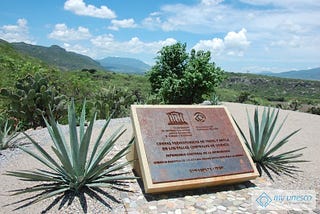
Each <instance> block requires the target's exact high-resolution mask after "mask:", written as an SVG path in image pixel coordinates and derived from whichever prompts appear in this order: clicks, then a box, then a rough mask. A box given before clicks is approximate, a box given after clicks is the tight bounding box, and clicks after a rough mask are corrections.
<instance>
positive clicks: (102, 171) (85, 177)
mask: <svg viewBox="0 0 320 214" xmlns="http://www.w3.org/2000/svg"><path fill="white" fill-rule="evenodd" d="M95 118H96V114H95V115H94V116H93V117H92V118H91V120H90V123H89V125H88V126H87V127H85V103H84V104H83V108H82V113H81V117H80V127H79V129H77V125H76V124H77V118H76V113H75V106H74V102H73V101H72V102H71V105H69V108H68V122H69V133H70V139H69V143H68V142H67V140H66V139H65V136H64V134H63V133H62V131H61V129H60V127H59V124H58V123H57V122H56V121H55V120H54V118H53V117H52V116H51V117H50V118H49V121H47V120H46V119H45V123H46V126H47V128H48V132H49V134H50V136H51V138H52V141H53V143H54V145H53V146H52V147H51V148H52V150H53V152H54V154H55V155H56V157H55V158H53V157H51V155H50V154H49V153H48V152H47V151H45V150H44V148H42V147H41V146H40V145H39V144H38V143H37V142H35V141H34V140H33V139H32V138H31V137H30V136H29V135H27V134H25V135H26V136H27V138H28V139H29V140H30V141H31V142H32V144H33V145H34V147H35V148H36V151H33V150H31V149H27V148H25V147H19V148H20V149H22V150H23V151H24V152H26V153H28V154H29V155H31V156H32V157H34V158H35V159H37V160H38V161H40V162H41V163H42V164H43V165H44V166H46V167H47V168H48V169H37V170H21V171H15V172H13V171H8V172H7V173H6V175H10V176H15V177H18V178H20V179H21V180H24V181H38V182H41V184H40V185H37V186H35V187H32V188H27V189H22V190H15V194H22V193H30V192H38V191H41V192H42V193H43V194H40V195H41V196H40V197H39V198H37V200H34V201H33V203H34V202H38V201H40V200H43V199H46V198H49V197H52V196H56V195H58V194H61V193H63V192H66V191H74V192H75V193H77V192H79V191H80V190H81V189H83V188H84V187H88V188H94V187H112V186H113V185H114V184H116V182H118V181H121V180H128V179H136V177H134V176H128V175H127V172H123V170H122V171H119V170H121V169H123V168H124V167H125V166H126V165H128V164H129V162H120V163H119V161H118V160H119V159H120V158H122V157H124V156H125V155H126V154H127V153H128V149H129V147H130V146H131V144H132V143H133V142H134V140H133V139H132V140H131V141H130V142H129V143H128V145H127V146H125V147H124V148H123V149H122V150H120V151H119V152H117V153H116V154H115V155H114V156H111V157H109V156H108V160H106V161H105V162H104V158H105V157H106V156H107V155H110V153H109V152H110V151H111V150H112V148H113V146H114V144H115V143H116V141H117V140H118V139H119V137H120V136H121V135H122V134H123V133H124V132H125V130H123V127H119V128H118V129H117V130H116V131H115V132H114V133H113V134H111V135H110V136H109V137H108V138H107V139H105V140H103V135H104V132H105V130H106V128H107V126H108V124H109V122H110V120H111V117H110V118H109V119H108V120H107V122H106V124H105V125H104V126H103V128H102V130H101V132H100V133H99V136H98V137H97V139H96V140H95V142H93V143H94V144H93V145H92V146H91V147H90V145H89V144H90V142H91V140H92V139H91V138H92V133H93V124H94V122H95ZM90 148H91V149H90ZM15 194H14V195H15Z"/></svg>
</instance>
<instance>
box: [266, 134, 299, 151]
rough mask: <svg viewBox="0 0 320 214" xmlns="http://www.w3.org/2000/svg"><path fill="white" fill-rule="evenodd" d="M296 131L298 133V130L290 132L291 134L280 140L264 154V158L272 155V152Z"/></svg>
mask: <svg viewBox="0 0 320 214" xmlns="http://www.w3.org/2000/svg"><path fill="white" fill-rule="evenodd" d="M298 131H300V129H298V130H296V131H294V132H292V133H291V134H289V135H288V136H286V137H284V138H283V139H282V140H280V141H279V142H278V143H277V144H275V145H274V146H273V147H272V148H271V149H269V151H267V152H266V154H265V156H269V155H270V154H272V153H273V152H275V151H277V150H278V149H279V148H280V147H282V146H283V145H284V144H286V143H287V142H289V141H288V139H289V138H290V137H292V136H293V135H294V134H296V133H297V132H298Z"/></svg>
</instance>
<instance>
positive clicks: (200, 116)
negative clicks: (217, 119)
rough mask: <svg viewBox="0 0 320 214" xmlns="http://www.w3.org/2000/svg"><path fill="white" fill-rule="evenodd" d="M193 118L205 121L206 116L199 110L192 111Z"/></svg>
mask: <svg viewBox="0 0 320 214" xmlns="http://www.w3.org/2000/svg"><path fill="white" fill-rule="evenodd" d="M194 119H195V120H196V121H198V122H204V121H206V119H207V117H206V115H204V114H203V113H201V112H196V113H194Z"/></svg>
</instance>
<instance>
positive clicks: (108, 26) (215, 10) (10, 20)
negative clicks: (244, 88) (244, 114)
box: [0, 0, 320, 72]
mask: <svg viewBox="0 0 320 214" xmlns="http://www.w3.org/2000/svg"><path fill="white" fill-rule="evenodd" d="M319 20H320V1H319V0H155V1H152V0H50V1H44V0H1V3H0V38H1V39H4V40H6V41H9V42H26V43H30V44H34V45H41V46H51V45H54V44H55V45H59V46H61V47H63V48H65V49H66V50H68V51H74V52H77V53H80V54H84V55H88V56H90V57H92V58H94V59H101V58H104V57H107V56H122V57H133V58H138V59H141V60H143V61H144V62H146V63H148V64H151V65H152V63H153V62H154V58H155V57H156V56H157V51H158V50H160V49H161V47H163V46H165V45H171V44H174V43H176V42H177V41H180V42H182V43H186V44H187V47H188V51H190V49H192V48H194V49H196V50H209V51H211V53H212V60H213V61H214V62H215V63H216V64H217V65H218V66H220V67H221V68H223V69H224V70H226V71H233V72H260V71H273V72H280V71H288V70H295V69H308V68H314V67H320V21H319Z"/></svg>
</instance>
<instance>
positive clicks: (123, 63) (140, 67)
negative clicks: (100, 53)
mask: <svg viewBox="0 0 320 214" xmlns="http://www.w3.org/2000/svg"><path fill="white" fill-rule="evenodd" d="M98 62H100V64H101V65H102V66H103V67H104V68H105V69H107V70H109V71H114V72H123V73H134V74H144V73H145V72H146V71H148V70H149V69H150V68H151V67H150V65H148V64H146V63H144V62H142V61H141V60H138V59H134V58H124V57H107V58H104V59H101V60H98Z"/></svg>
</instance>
